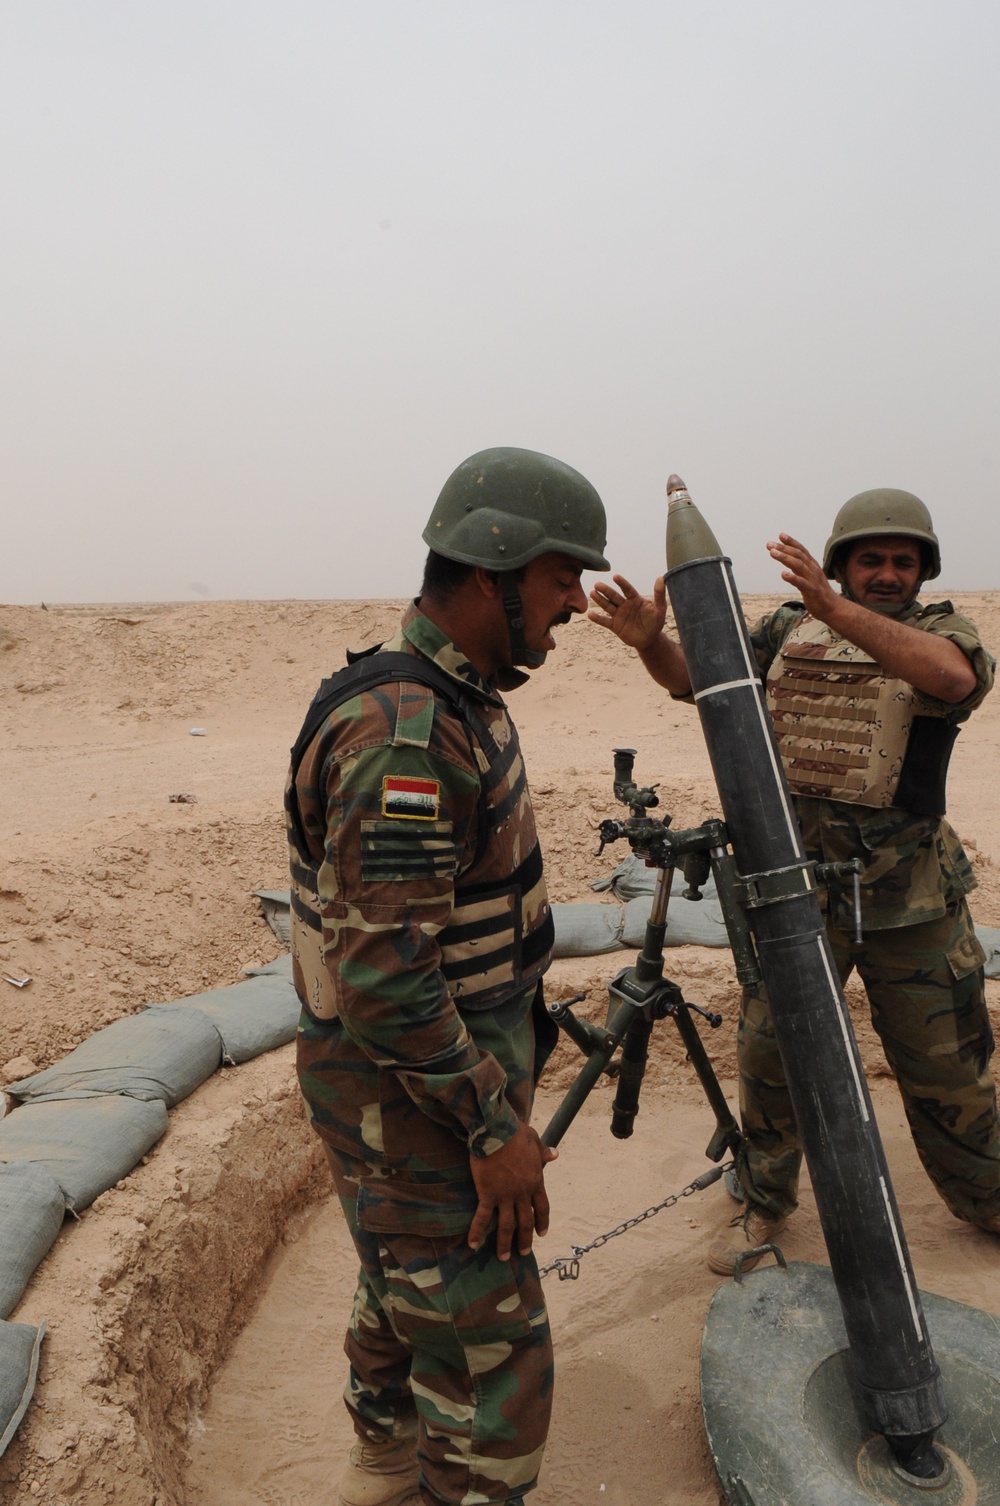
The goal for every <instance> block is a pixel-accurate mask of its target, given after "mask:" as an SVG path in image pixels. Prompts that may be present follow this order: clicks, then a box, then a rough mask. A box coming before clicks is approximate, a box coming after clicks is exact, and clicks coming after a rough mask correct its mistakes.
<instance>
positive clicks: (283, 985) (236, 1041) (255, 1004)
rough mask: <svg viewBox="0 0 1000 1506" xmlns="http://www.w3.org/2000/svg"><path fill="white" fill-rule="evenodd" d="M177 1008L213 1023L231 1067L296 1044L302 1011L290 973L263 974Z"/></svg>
mask: <svg viewBox="0 0 1000 1506" xmlns="http://www.w3.org/2000/svg"><path fill="white" fill-rule="evenodd" d="M290 960H291V959H289V963H290ZM177 1007H178V1008H183V1009H188V1010H190V1011H191V1013H192V1014H202V1015H204V1016H205V1017H206V1018H207V1019H208V1020H210V1021H211V1023H212V1026H213V1028H214V1029H215V1030H217V1031H218V1033H219V1035H220V1036H221V1037H222V1048H223V1051H224V1053H225V1060H226V1061H227V1062H228V1063H229V1064H230V1065H232V1066H238V1065H239V1063H240V1062H246V1061H249V1060H250V1058H251V1057H253V1056H259V1055H260V1054H261V1052H262V1051H273V1050H274V1049H275V1047H276V1046H284V1045H285V1044H286V1042H288V1041H291V1040H294V1039H295V1031H296V1028H297V1026H298V1023H299V1014H300V1012H301V1009H302V1006H301V1004H300V1003H299V1000H298V995H297V994H296V992H295V988H294V986H293V984H292V980H291V976H290V970H289V976H287V977H283V976H282V975H281V974H280V973H277V974H275V973H268V972H264V973H261V974H260V975H258V976H257V977H254V978H249V979H248V980H247V981H246V983H234V984H232V986H231V987H229V988H212V989H209V990H208V992H207V993H203V994H193V995H192V996H191V998H190V999H184V1000H181V1001H180V1003H179V1004H178V1006H177Z"/></svg>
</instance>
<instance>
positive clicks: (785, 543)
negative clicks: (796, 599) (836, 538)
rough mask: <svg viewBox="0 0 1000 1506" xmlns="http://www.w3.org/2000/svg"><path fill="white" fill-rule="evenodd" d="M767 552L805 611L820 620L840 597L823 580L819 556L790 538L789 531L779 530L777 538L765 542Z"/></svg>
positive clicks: (828, 583)
mask: <svg viewBox="0 0 1000 1506" xmlns="http://www.w3.org/2000/svg"><path fill="white" fill-rule="evenodd" d="M767 552H768V554H770V556H771V558H772V559H773V560H777V562H778V564H779V565H783V566H784V569H783V570H782V572H781V578H782V580H786V581H787V582H788V584H789V585H790V586H794V587H795V589H796V590H797V591H798V593H799V595H800V596H801V597H802V602H803V605H804V606H805V609H806V611H807V612H810V613H811V614H812V616H813V617H817V618H818V619H819V620H820V622H824V621H825V620H826V614H827V613H828V612H829V611H830V608H831V607H833V606H835V605H836V603H837V602H838V601H839V600H840V598H839V596H838V594H837V592H836V591H835V590H834V589H833V587H832V586H831V584H830V582H829V581H828V580H827V578H826V575H825V574H824V572H823V566H822V565H821V564H820V562H819V560H817V559H814V558H813V556H812V555H811V554H810V553H809V550H808V549H807V548H806V546H805V545H804V544H800V543H799V541H798V539H793V538H792V535H791V534H790V533H779V535H778V538H777V540H771V541H770V542H769V543H768V546H767Z"/></svg>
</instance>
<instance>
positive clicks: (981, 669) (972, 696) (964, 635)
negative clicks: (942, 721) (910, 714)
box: [915, 602, 997, 721]
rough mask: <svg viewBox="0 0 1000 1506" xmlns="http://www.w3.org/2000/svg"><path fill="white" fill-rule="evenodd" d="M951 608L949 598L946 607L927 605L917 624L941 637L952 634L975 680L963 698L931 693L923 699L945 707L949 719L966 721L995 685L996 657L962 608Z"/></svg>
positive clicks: (936, 705)
mask: <svg viewBox="0 0 1000 1506" xmlns="http://www.w3.org/2000/svg"><path fill="white" fill-rule="evenodd" d="M950 608H951V603H950V602H948V603H947V604H946V607H945V608H944V609H942V608H940V607H938V608H935V607H928V608H927V611H926V614H925V617H924V619H923V620H922V621H920V622H918V623H917V624H915V625H916V626H918V627H920V628H923V630H924V631H925V632H928V633H939V634H940V636H941V637H942V638H950V639H951V641H952V643H957V644H958V646H959V648H960V649H961V650H962V653H963V654H964V655H965V657H966V658H967V659H968V661H969V663H970V664H971V665H972V668H973V669H974V670H975V673H976V683H975V686H974V688H973V689H972V690H971V691H970V692H969V694H968V695H967V696H966V698H965V700H964V701H957V702H952V701H947V702H946V701H938V700H936V699H935V698H934V697H932V696H925V697H924V699H925V700H927V701H931V702H933V704H934V706H935V707H938V706H940V707H943V708H944V709H945V711H946V712H947V713H948V720H949V721H965V719H966V717H967V716H969V715H970V714H971V713H972V712H973V711H975V709H976V707H977V706H979V705H981V704H982V702H983V701H984V700H985V699H986V697H987V696H988V695H989V693H990V691H991V690H992V689H993V678H994V675H995V673H996V667H997V661H996V660H995V659H994V657H993V655H992V654H991V653H990V652H989V651H988V650H987V649H985V648H984V647H983V643H982V640H981V638H980V637H979V632H978V630H977V628H976V625H975V623H974V622H971V621H970V619H969V618H968V617H964V616H963V615H962V613H961V612H955V611H952V610H950Z"/></svg>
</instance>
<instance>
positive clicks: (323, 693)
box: [285, 644, 496, 861]
mask: <svg viewBox="0 0 1000 1506" xmlns="http://www.w3.org/2000/svg"><path fill="white" fill-rule="evenodd" d="M380 648H381V645H380V644H376V645H375V647H374V648H370V649H366V650H365V651H364V652H362V653H360V654H352V653H348V660H349V662H348V664H347V667H346V668H345V669H340V670H338V671H337V673H336V674H333V675H330V676H329V677H328V678H327V679H325V680H324V681H323V683H322V684H321V685H320V687H319V689H318V690H317V692H316V694H315V695H314V696H313V699H312V704H311V705H310V707H309V710H308V711H307V712H306V719H305V721H304V722H303V723H302V730H301V732H300V733H299V735H298V737H297V738H296V739H295V743H294V745H293V747H292V752H291V763H292V778H291V781H290V784H289V789H288V797H287V799H286V801H285V808H286V810H287V811H288V815H289V818H290V820H291V823H292V827H293V830H294V833H295V837H296V840H297V843H298V846H299V850H300V851H301V852H302V853H303V854H305V853H306V852H308V850H309V848H308V843H307V841H306V834H305V832H304V831H303V829H302V821H301V817H300V815H299V806H298V800H297V799H296V797H295V776H296V774H297V773H298V771H299V764H300V763H301V762H302V759H303V757H304V756H305V751H306V749H307V748H308V746H309V744H310V743H311V742H312V740H313V738H314V737H315V736H316V733H317V732H318V731H319V729H320V727H322V725H323V723H324V722H325V721H326V719H327V717H328V716H329V715H330V712H331V711H335V710H336V708H337V707H338V706H342V705H343V704H344V702H345V701H349V700H350V699H351V698H352V696H356V695H361V694H362V693H363V692H364V691H366V690H374V689H376V687H377V686H379V685H389V684H392V683H395V682H398V681H402V680H406V681H409V682H410V683H411V684H413V683H415V684H417V685H426V686H428V688H429V689H431V690H433V691H434V692H435V693H436V694H438V695H440V696H441V698H442V700H444V701H447V703H448V705H449V706H451V707H452V709H453V710H454V711H455V712H456V713H457V714H458V716H459V717H460V718H461V720H462V722H463V724H464V725H465V728H466V732H467V733H468V732H471V733H472V735H473V736H474V737H475V739H476V741H477V742H479V743H480V745H481V746H482V747H483V750H484V752H485V753H486V755H487V757H488V758H490V759H491V761H492V759H493V757H494V756H495V754H496V744H495V743H494V741H493V737H492V735H491V734H490V731H489V728H488V726H487V724H486V721H485V719H484V718H483V717H481V716H479V715H478V714H477V712H476V710H475V708H474V705H473V702H472V697H471V696H470V695H467V694H466V693H465V692H464V691H463V690H462V687H461V686H460V685H459V684H458V683H457V682H456V681H455V680H453V679H452V677H451V675H449V674H446V673H445V671H444V670H443V669H439V668H438V666H437V665H436V664H434V663H432V661H431V660H430V659H423V658H418V657H417V655H416V654H405V653H391V652H390V653H380V652H379V649H380ZM484 816H485V810H484V791H483V790H482V788H481V789H480V820H479V841H478V844H477V851H476V861H478V859H479V858H480V857H481V855H482V851H483V848H484V847H485V843H486V838H487V835H488V823H487V821H486V820H485V819H484Z"/></svg>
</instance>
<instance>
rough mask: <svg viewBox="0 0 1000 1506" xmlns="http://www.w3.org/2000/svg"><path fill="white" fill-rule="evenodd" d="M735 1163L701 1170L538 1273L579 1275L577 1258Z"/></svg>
mask: <svg viewBox="0 0 1000 1506" xmlns="http://www.w3.org/2000/svg"><path fill="white" fill-rule="evenodd" d="M735 1164H736V1163H735V1162H734V1161H726V1162H725V1164H724V1165H722V1166H713V1167H712V1168H711V1170H710V1171H703V1172H702V1174H701V1176H700V1177H695V1179H694V1181H693V1182H689V1183H688V1184H687V1186H686V1187H682V1188H681V1190H680V1192H671V1193H670V1194H669V1196H668V1197H665V1198H664V1199H663V1202H662V1203H654V1204H653V1206H652V1208H647V1209H646V1210H645V1211H644V1212H643V1213H637V1214H635V1216H634V1217H633V1218H627V1219H625V1221H624V1223H621V1224H618V1225H616V1227H615V1228H614V1229H609V1230H608V1232H607V1233H606V1234H598V1236H597V1238H596V1239H592V1240H591V1241H590V1244H589V1245H570V1249H571V1250H572V1251H573V1254H572V1257H571V1258H570V1259H567V1258H566V1257H565V1256H563V1257H560V1258H559V1259H558V1260H550V1261H549V1263H548V1265H543V1266H542V1267H541V1269H540V1270H539V1272H538V1274H539V1276H543V1277H544V1276H548V1275H550V1274H551V1273H552V1272H553V1271H558V1273H559V1280H560V1281H575V1280H576V1279H577V1277H578V1276H579V1274H580V1261H581V1260H582V1259H583V1257H584V1255H589V1254H590V1252H591V1250H599V1249H600V1248H601V1246H602V1245H606V1244H607V1243H608V1241H609V1240H610V1239H617V1238H618V1236H619V1234H627V1233H628V1231H629V1229H634V1228H635V1227H636V1225H637V1224H644V1223H645V1222H646V1219H647V1218H653V1217H654V1216H655V1215H656V1214H657V1213H662V1212H663V1210H664V1209H665V1208H673V1207H674V1205H675V1204H676V1203H679V1202H680V1201H681V1199H682V1198H685V1197H691V1195H692V1193H695V1192H704V1190H705V1188H706V1187H711V1186H712V1184H713V1183H714V1182H717V1181H718V1180H719V1178H720V1177H723V1176H725V1174H726V1172H727V1171H730V1170H731V1169H732V1168H733V1166H734V1165H735Z"/></svg>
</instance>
